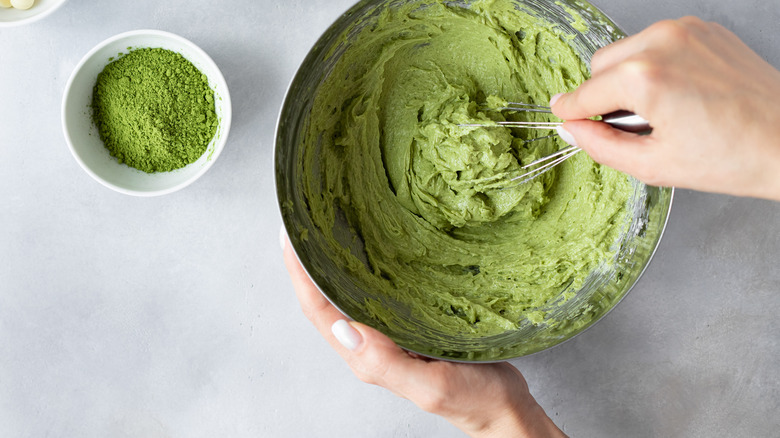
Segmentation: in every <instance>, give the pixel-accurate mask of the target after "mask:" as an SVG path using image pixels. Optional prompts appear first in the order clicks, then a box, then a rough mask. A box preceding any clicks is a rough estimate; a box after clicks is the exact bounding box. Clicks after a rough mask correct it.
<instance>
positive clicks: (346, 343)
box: [330, 319, 363, 351]
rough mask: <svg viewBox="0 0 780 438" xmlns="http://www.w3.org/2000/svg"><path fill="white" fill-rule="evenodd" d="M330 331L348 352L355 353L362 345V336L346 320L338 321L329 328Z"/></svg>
mask: <svg viewBox="0 0 780 438" xmlns="http://www.w3.org/2000/svg"><path fill="white" fill-rule="evenodd" d="M330 331H331V333H333V336H334V337H335V338H336V340H337V341H339V343H340V344H341V345H342V346H343V347H344V348H346V349H347V350H349V351H356V350H357V349H359V348H360V347H361V346H362V345H363V336H362V335H361V334H360V332H359V331H358V330H356V329H355V327H353V326H352V325H351V324H350V323H349V322H348V321H347V320H346V319H339V320H337V321H336V322H334V323H333V325H331V326H330Z"/></svg>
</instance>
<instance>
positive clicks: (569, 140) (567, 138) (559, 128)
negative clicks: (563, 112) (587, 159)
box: [555, 126, 578, 146]
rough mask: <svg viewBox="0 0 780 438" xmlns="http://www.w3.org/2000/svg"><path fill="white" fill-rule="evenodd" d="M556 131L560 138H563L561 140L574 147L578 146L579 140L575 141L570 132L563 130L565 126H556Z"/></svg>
mask: <svg viewBox="0 0 780 438" xmlns="http://www.w3.org/2000/svg"><path fill="white" fill-rule="evenodd" d="M555 130H556V131H558V136H559V137H561V140H563V141H565V142H566V143H569V144H570V145H572V146H578V145H577V140H575V139H574V136H573V135H571V133H570V132H569V131H567V130H565V129H563V126H556V127H555Z"/></svg>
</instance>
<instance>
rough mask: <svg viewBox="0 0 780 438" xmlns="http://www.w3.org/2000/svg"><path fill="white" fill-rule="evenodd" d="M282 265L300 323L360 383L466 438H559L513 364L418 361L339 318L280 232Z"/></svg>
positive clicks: (374, 332) (381, 336)
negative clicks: (316, 335) (389, 394)
mask: <svg viewBox="0 0 780 438" xmlns="http://www.w3.org/2000/svg"><path fill="white" fill-rule="evenodd" d="M281 243H282V248H283V250H284V262H285V264H286V265H287V270H288V272H289V273H290V277H291V279H292V283H293V287H294V289H295V294H296V295H297V297H298V300H299V301H300V304H301V308H302V310H303V313H304V314H305V315H306V317H307V318H308V319H309V320H310V321H311V322H312V323H313V324H314V326H315V327H316V328H317V330H319V332H320V333H321V334H322V336H323V337H324V338H325V339H326V340H327V341H328V343H329V344H330V345H331V347H333V348H334V349H335V350H336V351H337V352H338V353H339V354H340V355H341V357H342V358H344V361H346V362H347V365H349V367H350V368H351V369H352V371H353V372H354V373H355V375H356V376H357V377H358V378H360V380H362V381H364V382H367V383H371V384H374V385H379V386H382V387H384V388H386V389H388V390H390V391H391V392H393V393H394V394H396V395H398V396H400V397H404V398H406V399H408V400H411V401H412V402H414V403H415V404H416V405H417V406H419V407H420V408H422V409H423V410H425V411H428V412H431V413H434V414H437V415H441V416H442V417H444V418H445V419H446V420H448V421H449V422H450V423H452V424H454V425H455V426H456V427H458V428H460V429H461V430H462V431H464V432H466V433H467V434H469V435H470V436H472V437H499V436H500V437H505V436H512V437H563V436H565V435H564V434H563V432H561V431H560V430H559V429H558V428H557V427H556V426H555V424H554V423H553V422H552V420H550V418H549V417H548V416H547V414H545V413H544V410H543V409H542V407H541V406H539V404H538V403H536V400H534V398H533V397H532V396H531V394H530V392H529V391H528V385H527V384H526V381H525V379H524V378H523V376H522V374H520V372H519V371H518V370H517V369H516V368H515V367H514V366H512V365H511V364H509V363H506V362H502V363H495V364H462V363H453V362H444V361H437V360H431V359H427V358H423V357H419V356H417V355H414V354H412V353H408V352H406V351H404V350H402V349H401V348H400V347H398V346H397V345H396V344H395V343H394V342H393V341H392V340H391V339H390V338H388V337H387V336H385V335H384V334H382V333H380V332H379V331H377V330H374V329H373V328H371V327H368V326H366V325H364V324H360V323H357V322H347V321H346V320H345V319H344V316H343V315H342V314H341V313H340V312H339V310H338V309H336V308H335V307H334V306H333V305H331V304H330V302H329V301H328V300H327V299H326V298H325V297H324V296H323V295H322V294H321V293H320V291H319V290H318V289H317V287H316V286H315V285H314V283H312V281H311V280H310V279H309V276H308V275H307V274H306V272H305V271H304V270H303V268H302V267H301V265H300V263H299V262H298V259H297V258H296V256H295V253H294V252H293V250H292V248H291V247H290V243H289V240H288V239H287V236H286V235H285V234H284V232H282V236H281Z"/></svg>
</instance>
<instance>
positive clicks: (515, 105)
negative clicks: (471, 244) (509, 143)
mask: <svg viewBox="0 0 780 438" xmlns="http://www.w3.org/2000/svg"><path fill="white" fill-rule="evenodd" d="M492 111H515V112H532V113H545V114H552V111H551V110H550V107H548V106H543V105H534V104H530V103H523V102H507V104H506V106H504V107H500V108H493V109H492ZM601 121H602V122H604V123H608V124H610V125H612V127H614V128H617V129H620V130H622V131H626V132H633V133H636V134H647V133H649V132H651V131H652V129H653V128H652V127H651V126H650V124H649V123H648V122H647V120H645V119H643V118H642V117H640V116H638V115H636V114H634V113H632V112H629V111H623V110H620V111H614V112H611V113H609V114H605V115H603V116H601ZM561 125H563V122H526V121H517V122H515V121H499V122H492V123H467V124H461V125H459V126H464V127H500V126H502V127H509V128H525V129H542V130H545V129H546V130H552V129H556V128H557V127H559V126H561ZM553 135H555V134H550V135H547V136H544V137H536V138H532V139H530V140H526V142H531V141H536V140H541V139H544V138H550V137H552V136H553ZM581 150H582V149H580V148H579V147H577V146H568V147H566V148H563V149H561V150H559V151H556V152H553V153H552V154H549V155H546V156H544V157H542V158H539V159H538V160H535V161H533V162H531V163H528V164H526V165H524V166H522V167H521V168H520V169H521V170H526V169H529V168H532V167H534V166H538V167H535V168H534V169H532V170H530V171H528V172H525V173H523V174H522V175H518V176H515V177H513V178H510V179H509V180H508V181H507V183H514V184H512V185H511V186H509V185H508V186H505V187H502V189H508V188H511V187H516V186H518V185H520V184H525V183H526V182H529V181H531V180H533V179H535V178H537V177H539V176H540V175H542V174H544V173H546V172H548V171H550V170H552V169H553V168H554V167H555V166H557V165H558V164H560V163H563V162H564V161H566V160H568V159H569V158H571V157H573V156H574V155H576V154H577V153H578V152H579V151H581Z"/></svg>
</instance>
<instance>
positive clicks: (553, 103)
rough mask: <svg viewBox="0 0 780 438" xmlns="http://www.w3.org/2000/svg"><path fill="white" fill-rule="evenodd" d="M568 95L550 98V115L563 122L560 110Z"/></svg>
mask: <svg viewBox="0 0 780 438" xmlns="http://www.w3.org/2000/svg"><path fill="white" fill-rule="evenodd" d="M569 94H570V93H558V94H556V95H554V96H553V97H551V98H550V110H551V111H552V113H553V114H554V115H556V116H558V117H559V118H561V119H563V120H565V118H564V117H561V115H562V112H561V110H562V108H563V106H564V104H565V102H566V100H567V99H568V98H569Z"/></svg>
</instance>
